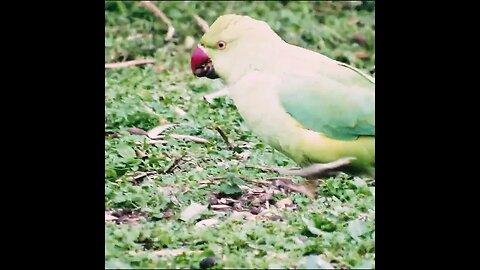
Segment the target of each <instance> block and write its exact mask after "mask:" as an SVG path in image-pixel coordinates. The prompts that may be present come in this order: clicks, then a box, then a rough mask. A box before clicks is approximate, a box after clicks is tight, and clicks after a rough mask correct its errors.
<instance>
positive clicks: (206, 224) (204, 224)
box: [195, 218, 218, 227]
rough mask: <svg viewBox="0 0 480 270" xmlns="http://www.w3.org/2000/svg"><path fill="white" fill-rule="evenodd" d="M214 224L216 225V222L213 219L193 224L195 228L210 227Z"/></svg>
mask: <svg viewBox="0 0 480 270" xmlns="http://www.w3.org/2000/svg"><path fill="white" fill-rule="evenodd" d="M215 224H218V220H217V219H214V218H210V219H204V220H202V221H199V222H197V224H195V226H196V227H211V226H213V225H215Z"/></svg>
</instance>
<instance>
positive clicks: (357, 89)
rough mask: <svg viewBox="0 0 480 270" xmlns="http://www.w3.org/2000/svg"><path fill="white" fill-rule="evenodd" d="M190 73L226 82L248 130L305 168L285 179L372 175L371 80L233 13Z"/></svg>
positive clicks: (216, 27) (196, 56)
mask: <svg viewBox="0 0 480 270" xmlns="http://www.w3.org/2000/svg"><path fill="white" fill-rule="evenodd" d="M320 34H321V33H320ZM191 69H192V72H193V73H194V75H195V76H197V77H207V78H210V79H218V78H220V79H222V80H223V81H224V82H225V83H226V85H227V89H228V91H229V94H230V97H231V98H232V99H233V101H234V104H235V106H236V108H237V109H238V111H239V113H240V115H241V116H242V118H243V120H244V122H245V124H246V125H247V127H248V128H250V129H251V131H252V132H253V133H254V134H256V135H257V136H258V137H259V138H260V139H261V140H263V141H264V142H265V143H267V144H269V145H271V146H272V147H273V148H275V149H277V150H278V151H280V152H282V153H284V154H285V155H286V156H288V157H290V158H291V159H293V160H294V161H295V162H296V163H297V164H298V165H300V166H301V167H303V168H302V169H299V170H293V169H292V170H288V171H287V170H283V171H282V173H289V174H293V175H301V176H304V177H314V176H318V175H320V174H322V173H323V172H325V171H328V170H335V169H341V170H342V171H344V172H350V173H358V174H362V175H365V174H366V175H370V176H373V175H374V172H375V79H374V78H373V77H371V76H369V75H367V74H364V73H362V72H361V71H360V70H358V69H356V68H354V67H352V66H349V65H347V64H344V63H341V62H338V61H336V60H333V59H331V58H329V57H327V56H324V55H322V54H320V53H317V52H314V51H311V50H307V49H304V48H301V47H298V46H295V45H292V44H289V43H287V42H285V41H284V40H283V39H282V38H281V37H280V36H279V35H278V34H276V33H275V32H274V31H273V30H272V29H271V28H270V26H269V25H268V24H267V23H266V22H264V21H260V20H257V19H253V18H251V17H248V16H241V15H234V14H230V15H223V16H220V17H219V18H217V20H216V21H215V22H214V23H213V24H212V25H211V27H210V29H209V30H208V31H207V32H206V33H205V34H204V35H203V37H202V38H201V39H200V41H199V44H198V45H197V47H196V48H195V50H194V51H193V53H192V56H191Z"/></svg>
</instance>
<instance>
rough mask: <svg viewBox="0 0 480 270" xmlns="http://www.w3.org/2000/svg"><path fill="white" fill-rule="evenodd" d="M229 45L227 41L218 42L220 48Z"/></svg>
mask: <svg viewBox="0 0 480 270" xmlns="http://www.w3.org/2000/svg"><path fill="white" fill-rule="evenodd" d="M226 47H227V43H226V42H225V41H219V42H217V48H218V49H220V50H223V49H225V48H226Z"/></svg>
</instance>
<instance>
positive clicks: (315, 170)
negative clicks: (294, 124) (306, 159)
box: [272, 157, 355, 179]
mask: <svg viewBox="0 0 480 270" xmlns="http://www.w3.org/2000/svg"><path fill="white" fill-rule="evenodd" d="M354 159H355V158H353V157H347V158H341V159H338V160H335V161H332V162H329V163H315V164H312V165H309V166H307V167H303V168H295V169H284V168H272V170H274V171H276V172H277V173H279V174H284V175H292V176H300V177H304V178H308V179H312V178H319V177H321V176H326V175H334V174H337V173H338V171H336V170H335V169H338V168H340V167H343V166H346V165H348V164H350V163H351V161H352V160H354Z"/></svg>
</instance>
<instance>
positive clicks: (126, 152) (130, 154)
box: [117, 143, 136, 160]
mask: <svg viewBox="0 0 480 270" xmlns="http://www.w3.org/2000/svg"><path fill="white" fill-rule="evenodd" d="M117 152H118V154H119V155H120V156H121V157H123V158H124V159H127V160H130V159H134V158H135V157H136V155H135V150H133V148H132V147H130V146H129V145H128V144H125V143H120V144H118V145H117Z"/></svg>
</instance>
